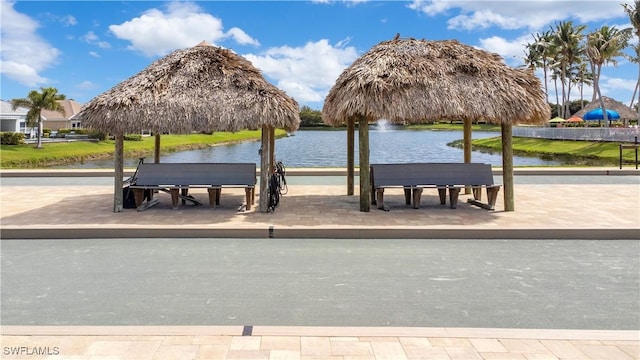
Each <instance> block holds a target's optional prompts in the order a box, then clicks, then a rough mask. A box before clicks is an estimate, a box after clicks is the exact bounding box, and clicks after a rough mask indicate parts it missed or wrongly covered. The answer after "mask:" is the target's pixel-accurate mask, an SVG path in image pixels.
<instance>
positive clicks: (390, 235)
mask: <svg viewBox="0 0 640 360" xmlns="http://www.w3.org/2000/svg"><path fill="white" fill-rule="evenodd" d="M0 230H1V232H2V239H3V240H9V239H122V238H208V239H223V238H224V239H228V238H241V239H244V238H246V239H256V238H257V239H267V238H273V239H291V238H305V239H424V240H429V239H505V240H507V239H513V240H519V239H521V240H527V239H566V240H638V238H639V237H640V234H639V230H638V229H637V228H628V229H621V228H617V229H484V228H460V229H440V228H406V227H378V228H372V227H366V228H352V227H350V228H335V227H291V228H276V227H273V226H270V227H262V228H248V229H237V228H216V227H207V228H194V227H178V228H167V227H157V228H156V227H149V228H147V227H144V228H143V227H138V228H108V227H99V228H98V227H93V228H71V227H64V228H56V227H51V228H15V227H3V228H1V229H0Z"/></svg>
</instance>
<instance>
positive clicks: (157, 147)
mask: <svg viewBox="0 0 640 360" xmlns="http://www.w3.org/2000/svg"><path fill="white" fill-rule="evenodd" d="M153 162H154V163H155V164H159V163H160V133H156V135H155V146H154V149H153Z"/></svg>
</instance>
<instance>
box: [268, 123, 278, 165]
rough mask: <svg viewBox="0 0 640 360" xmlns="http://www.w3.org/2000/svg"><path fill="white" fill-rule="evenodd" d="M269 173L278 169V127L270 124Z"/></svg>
mask: <svg viewBox="0 0 640 360" xmlns="http://www.w3.org/2000/svg"><path fill="white" fill-rule="evenodd" d="M269 165H270V166H269V174H273V173H274V172H275V171H276V128H275V127H273V126H269Z"/></svg>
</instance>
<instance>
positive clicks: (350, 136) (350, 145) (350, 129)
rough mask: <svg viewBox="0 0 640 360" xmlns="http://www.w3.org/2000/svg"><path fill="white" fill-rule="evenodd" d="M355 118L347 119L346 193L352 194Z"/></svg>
mask: <svg viewBox="0 0 640 360" xmlns="http://www.w3.org/2000/svg"><path fill="white" fill-rule="evenodd" d="M354 143H355V120H354V119H353V118H352V117H350V118H349V119H348V120H347V195H349V196H352V195H353V189H354V182H355V181H354V179H355V161H354V159H355V146H354Z"/></svg>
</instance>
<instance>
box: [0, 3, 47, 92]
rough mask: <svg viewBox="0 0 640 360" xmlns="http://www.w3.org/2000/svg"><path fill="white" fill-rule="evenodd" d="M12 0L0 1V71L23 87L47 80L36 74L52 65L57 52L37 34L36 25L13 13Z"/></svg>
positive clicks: (34, 22)
mask: <svg viewBox="0 0 640 360" xmlns="http://www.w3.org/2000/svg"><path fill="white" fill-rule="evenodd" d="M13 4H14V3H12V2H8V1H5V0H0V14H1V22H2V27H1V37H2V47H1V49H0V58H1V63H2V67H1V70H0V72H1V73H2V74H3V75H4V76H6V77H8V78H10V79H13V80H15V81H17V82H19V83H21V84H23V85H25V86H32V87H33V86H38V85H42V84H44V83H46V82H48V79H47V78H45V77H44V76H42V75H41V74H40V72H41V71H43V70H45V69H46V68H48V67H50V66H51V65H53V64H54V63H55V62H56V60H57V58H58V56H59V55H60V51H59V50H58V49H56V48H54V47H53V46H51V45H50V44H49V43H47V42H46V41H45V40H44V39H42V38H41V37H40V36H38V34H37V32H36V31H37V29H38V27H39V24H38V23H37V22H36V21H35V20H33V19H31V18H30V17H28V16H26V15H24V14H21V13H19V12H17V11H16V10H15V9H14V8H13Z"/></svg>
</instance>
